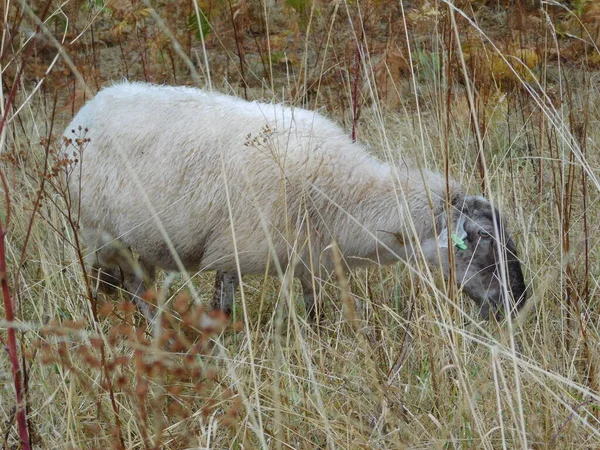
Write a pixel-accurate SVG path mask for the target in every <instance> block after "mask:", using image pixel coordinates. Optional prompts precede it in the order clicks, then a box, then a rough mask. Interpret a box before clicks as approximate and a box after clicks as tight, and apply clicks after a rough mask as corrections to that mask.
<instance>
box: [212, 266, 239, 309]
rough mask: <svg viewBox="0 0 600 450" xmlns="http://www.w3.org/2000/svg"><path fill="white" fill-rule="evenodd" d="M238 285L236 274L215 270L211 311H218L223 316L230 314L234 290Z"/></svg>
mask: <svg viewBox="0 0 600 450" xmlns="http://www.w3.org/2000/svg"><path fill="white" fill-rule="evenodd" d="M239 284H240V279H239V277H238V274H237V273H236V272H223V271H220V270H217V273H216V274H215V291H214V293H213V298H212V302H211V307H212V308H213V309H220V310H221V311H223V312H224V313H225V314H231V311H232V309H233V300H234V298H233V297H234V295H235V290H236V289H237V287H238V285H239Z"/></svg>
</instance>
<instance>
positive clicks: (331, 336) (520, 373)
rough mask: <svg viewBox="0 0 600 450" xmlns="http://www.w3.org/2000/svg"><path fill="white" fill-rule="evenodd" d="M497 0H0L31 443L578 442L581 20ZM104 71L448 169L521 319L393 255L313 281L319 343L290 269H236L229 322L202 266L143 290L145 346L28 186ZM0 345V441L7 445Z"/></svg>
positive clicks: (587, 323)
mask: <svg viewBox="0 0 600 450" xmlns="http://www.w3.org/2000/svg"><path fill="white" fill-rule="evenodd" d="M405 3H408V2H405ZM501 3H502V2H496V1H494V2H479V4H476V2H462V3H460V4H458V3H457V5H458V7H459V8H458V9H456V10H452V9H451V8H450V6H449V4H448V3H446V2H440V3H436V2H431V3H426V2H419V1H414V2H410V4H403V2H400V4H399V5H398V3H395V2H386V1H371V2H359V3H358V4H357V3H356V2H347V3H336V4H332V5H325V4H321V3H319V2H316V1H313V2H310V1H308V0H306V1H302V0H293V1H292V0H288V1H286V2H284V4H280V3H279V2H278V3H273V4H271V3H269V2H266V3H265V4H263V3H260V2H255V1H253V0H252V1H241V2H237V3H231V2H224V1H223V2H221V1H216V0H215V1H204V2H199V3H197V6H198V9H196V8H195V7H194V2H185V3H183V2H182V3H181V4H180V3H179V2H166V3H165V4H155V3H152V4H150V2H130V1H120V0H119V1H115V2H112V3H108V4H107V5H104V4H103V3H102V2H101V1H94V2H77V1H70V2H67V3H66V4H64V5H63V6H62V7H61V8H58V5H57V4H50V5H47V4H46V3H40V4H35V5H34V4H31V3H18V2H17V3H15V2H11V1H6V2H4V3H3V7H4V9H3V10H2V9H0V11H3V14H2V21H3V26H2V27H0V28H1V29H2V31H0V34H1V35H2V45H3V47H2V53H1V56H0V70H1V71H2V85H1V87H0V99H1V100H2V102H1V103H2V105H3V107H2V110H1V111H0V112H1V113H2V116H3V117H5V118H6V121H3V122H2V123H3V125H2V126H0V133H1V134H0V152H1V154H2V171H3V173H4V175H5V177H6V180H7V184H8V186H9V192H10V194H9V198H10V203H11V219H10V224H9V228H8V234H7V236H6V245H7V250H6V260H7V264H8V272H7V274H6V275H5V277H4V279H5V280H6V281H8V285H9V286H10V289H11V292H12V296H13V300H14V303H15V305H16V317H17V319H16V321H15V322H14V323H8V322H7V321H6V320H2V321H0V329H1V330H3V333H2V337H3V339H4V340H5V338H4V334H5V333H4V330H7V328H8V327H9V326H14V328H16V329H17V330H18V333H17V341H18V351H19V354H20V355H21V356H22V358H21V359H20V360H19V364H20V366H21V368H22V371H23V373H22V376H23V377H22V380H24V383H25V386H24V393H25V398H26V404H27V421H28V422H27V423H28V434H29V436H30V439H31V444H32V447H33V448H43V449H50V448H76V449H79V448H147V449H151V448H172V449H179V448H246V449H250V448H259V447H262V448H279V449H284V448H305V449H313V448H330V449H337V448H347V449H354V448H381V449H388V448H440V449H441V448H444V449H446V448H486V449H492V448H494V449H495V448H504V449H511V448H539V449H541V448H566V449H575V448H596V447H598V446H600V427H599V408H600V394H599V393H598V390H597V389H598V383H599V382H600V379H599V375H598V362H599V360H600V354H599V352H600V349H599V347H598V342H600V328H599V326H600V324H599V322H598V308H599V307H600V306H599V298H600V297H599V295H600V294H599V285H598V280H599V279H600V252H599V251H598V241H599V239H600V222H598V217H599V214H600V206H599V200H600V148H599V146H598V143H599V142H600V106H599V105H600V74H598V73H597V72H596V71H595V68H597V66H598V63H599V62H600V52H599V51H598V45H599V44H600V38H599V37H598V36H599V35H598V33H599V31H598V30H599V29H600V19H599V17H600V11H599V9H598V8H597V7H596V5H595V3H594V2H586V1H577V2H572V4H567V5H561V4H558V3H556V4H554V3H552V4H550V3H545V4H544V5H543V7H542V9H536V8H535V5H534V6H532V7H528V6H529V5H528V3H527V2H522V3H523V5H524V6H521V7H515V6H510V7H508V6H507V7H504V6H502V5H501ZM46 6H48V7H47V8H46ZM103 6H106V7H107V8H109V9H106V8H104V9H103ZM151 6H153V7H154V9H152V8H151ZM204 17H206V18H207V19H208V20H206V19H205V18H204ZM40 18H41V19H42V21H44V25H40V24H41V21H40ZM198 23H200V25H198ZM38 27H39V28H38ZM36 28H38V33H37V34H35V36H33V37H32V33H33V31H34V30H36ZM200 30H204V31H203V32H200ZM267 30H268V32H269V33H267ZM507 30H510V33H509V32H507ZM407 37H408V39H407ZM458 41H460V43H459V44H457V42H458ZM407 43H409V44H410V45H409V44H407ZM513 68H514V71H513V70H512V69H513ZM123 76H126V77H128V78H129V79H132V80H148V81H153V82H166V83H169V84H197V85H200V86H208V85H210V86H212V87H213V88H216V89H218V90H221V91H225V92H234V93H237V94H238V95H241V96H247V97H248V98H262V99H267V100H272V99H273V100H286V101H289V102H290V103H294V104H298V105H304V106H306V107H309V108H323V109H324V113H325V114H329V115H330V116H331V117H333V118H334V119H336V120H338V121H339V122H340V123H342V124H343V125H344V126H345V127H346V128H347V129H348V130H349V132H351V130H353V129H354V130H355V132H356V133H357V135H358V138H359V140H361V141H363V142H366V143H368V144H369V145H370V147H371V149H372V151H373V153H375V154H377V155H378V156H379V157H381V158H382V159H385V160H389V161H391V162H394V163H397V162H399V161H400V160H401V159H410V160H413V161H416V162H417V163H418V164H420V165H422V166H424V167H430V168H435V169H437V170H440V171H444V170H446V164H448V168H449V172H450V173H451V174H452V175H453V176H454V177H456V178H457V179H459V180H460V181H461V182H463V184H464V185H465V186H466V187H468V189H469V191H470V192H472V193H480V192H481V190H482V186H484V187H485V189H486V190H487V191H488V193H489V194H490V195H491V196H492V198H493V199H494V200H495V201H496V202H498V204H500V205H501V207H502V209H503V211H504V212H505V214H506V215H507V216H508V218H509V219H510V223H511V228H512V230H513V231H514V234H515V235H516V239H517V241H518V244H519V249H520V253H521V256H522V259H523V263H524V271H525V277H526V280H527V281H528V282H529V283H530V284H529V286H530V287H529V289H530V292H531V294H532V298H531V299H530V301H529V303H528V306H527V307H526V310H525V311H524V313H523V314H521V315H520V316H519V317H518V318H516V319H513V320H512V321H510V322H509V323H502V324H497V323H486V322H479V321H478V319H476V314H475V312H474V308H473V307H472V305H471V304H470V301H469V300H468V299H466V298H463V296H462V295H459V296H456V295H455V293H453V292H452V290H448V289H447V288H446V286H445V284H444V282H443V280H442V279H441V278H440V276H439V274H438V273H436V272H433V273H430V272H429V271H428V270H426V268H424V267H421V268H417V270H408V269H407V268H406V267H405V266H404V265H403V264H398V265H397V266H393V267H388V268H373V269H369V270H359V271H356V272H354V273H352V274H351V275H350V279H349V280H348V281H349V283H348V285H349V290H348V289H346V287H345V286H346V283H345V281H344V280H343V279H340V277H337V278H336V277H335V276H333V277H331V278H330V279H329V280H328V281H327V283H328V286H327V289H326V291H325V294H324V296H325V297H326V298H324V301H325V305H326V319H325V321H324V322H323V323H322V324H321V327H319V328H317V329H314V328H311V327H310V326H309V325H307V324H306V323H305V321H304V312H303V311H302V307H301V306H298V305H301V303H302V302H301V301H299V300H300V297H301V294H300V292H299V289H298V287H297V286H295V285H294V283H292V282H290V279H289V278H288V277H283V278H282V279H272V278H268V277H265V278H264V279H263V278H261V277H253V278H252V277H249V278H248V279H247V280H245V282H246V284H245V285H244V289H243V295H240V296H239V297H241V298H238V302H237V305H236V308H237V310H236V311H235V319H239V320H236V321H234V322H235V323H233V324H232V325H230V326H225V324H224V323H223V321H222V319H221V318H220V317H216V316H212V315H210V314H208V313H206V312H205V311H204V310H203V308H202V306H200V305H202V304H206V303H207V302H208V301H209V300H210V296H211V295H212V292H211V288H212V274H210V273H208V274H205V273H200V274H196V275H195V276H194V277H193V278H192V280H191V282H190V283H191V284H192V286H193V289H191V290H188V287H189V286H186V285H185V284H184V283H183V281H182V279H181V277H180V276H175V275H169V274H165V275H164V276H163V277H162V278H161V279H160V282H159V284H158V285H157V289H158V294H156V295H153V294H151V293H150V294H149V296H150V297H154V298H153V300H155V301H157V302H160V303H166V304H168V305H169V306H170V308H169V311H172V313H165V315H164V317H163V322H164V325H165V327H164V330H165V331H164V332H163V333H162V336H160V337H158V338H156V339H150V338H149V337H148V336H147V335H146V334H145V333H144V325H145V323H144V322H143V320H142V319H141V318H140V317H139V314H137V313H136V312H135V311H133V310H132V306H131V304H129V303H128V301H127V297H126V296H125V295H120V294H117V295H116V296H113V297H111V298H108V297H104V296H102V295H100V296H99V298H98V301H97V303H96V300H95V299H93V298H90V294H89V287H88V286H86V284H85V282H84V276H83V267H82V266H81V264H80V262H79V261H80V257H81V255H82V254H83V253H85V249H83V248H79V247H78V246H77V245H76V235H77V229H76V227H75V226H74V225H75V223H76V219H73V218H72V217H71V218H69V216H68V214H66V212H67V211H68V205H66V204H65V201H64V195H62V194H61V189H60V186H61V181H60V176H51V177H45V176H44V173H47V172H48V170H44V167H45V164H44V161H45V155H46V154H47V153H48V154H49V155H50V158H49V164H48V167H52V166H53V165H55V164H60V161H56V160H55V158H54V156H53V154H51V153H49V151H50V150H51V149H56V148H57V146H59V145H60V141H57V139H53V138H52V137H51V135H54V136H60V133H61V132H62V128H63V127H64V126H65V124H66V123H67V122H68V121H69V119H70V117H72V115H73V113H74V112H76V111H77V109H78V108H79V107H80V106H81V104H82V103H83V102H84V100H85V99H86V98H89V97H90V95H93V93H94V92H95V91H96V90H97V89H98V88H99V87H101V86H102V85H105V84H107V83H109V82H110V80H116V79H119V78H120V77H123ZM13 93H14V96H13ZM353 106H355V107H354V108H353ZM44 178H46V181H45V182H44V184H42V180H43V179H44ZM40 192H42V193H43V196H42V198H39V194H40ZM5 203H6V202H4V201H3V205H2V208H0V209H1V210H2V211H5V207H6V204H5ZM38 203H39V206H36V205H38ZM0 219H2V220H3V221H4V222H5V221H6V214H5V213H4V212H3V213H1V214H0ZM432 286H437V288H436V289H434V288H432ZM188 291H189V292H197V293H198V294H188ZM242 310H246V311H248V315H247V316H246V317H243V316H242V313H241V311H242ZM3 311H4V312H6V311H5V310H3ZM2 317H3V318H4V317H6V316H5V315H4V314H3V315H2ZM7 355H8V353H5V354H3V357H2V358H1V359H0V364H1V365H0V367H1V368H2V370H1V371H0V380H1V381H2V383H1V384H0V398H1V399H2V401H1V402H0V423H1V425H0V430H1V432H2V433H1V434H0V436H1V439H3V440H4V444H3V445H4V448H18V445H19V444H18V442H19V433H18V431H17V425H16V420H17V414H16V407H15V405H16V402H15V386H14V382H13V378H12V376H11V365H10V361H9V358H8V356H7Z"/></svg>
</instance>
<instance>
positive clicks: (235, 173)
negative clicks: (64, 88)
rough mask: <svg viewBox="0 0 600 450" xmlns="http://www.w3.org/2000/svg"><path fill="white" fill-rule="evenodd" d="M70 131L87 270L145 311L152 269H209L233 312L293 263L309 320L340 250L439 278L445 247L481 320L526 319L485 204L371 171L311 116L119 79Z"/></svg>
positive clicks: (446, 186) (516, 276) (418, 175)
mask: <svg viewBox="0 0 600 450" xmlns="http://www.w3.org/2000/svg"><path fill="white" fill-rule="evenodd" d="M64 136H65V138H66V142H67V143H69V144H70V145H75V144H74V142H78V143H79V144H80V150H79V151H80V159H81V161H80V167H79V169H78V170H73V173H72V174H71V176H70V191H71V195H72V198H73V200H74V201H75V202H78V206H77V207H78V209H79V210H80V221H81V223H82V224H83V227H84V230H85V231H84V237H85V241H86V242H87V244H88V245H89V246H90V247H91V249H92V253H91V255H92V256H91V264H92V265H93V267H94V269H95V270H97V271H99V274H100V276H101V277H102V281H103V282H107V283H108V282H110V283H113V284H122V285H123V287H124V288H125V289H126V290H127V291H128V292H129V293H130V294H131V295H132V296H133V298H134V299H135V300H136V302H137V304H138V305H139V306H140V309H141V310H142V311H143V312H144V314H145V315H146V316H147V317H152V311H151V309H150V308H149V307H148V306H147V305H146V304H145V302H144V301H142V300H141V296H142V294H143V293H144V292H145V291H146V289H147V286H148V284H149V283H151V282H152V280H153V277H154V273H155V269H156V268H160V269H163V270H167V271H176V270H183V269H185V270H189V271H197V270H214V271H216V282H215V292H214V297H213V302H212V304H213V306H214V307H216V308H219V309H222V310H225V311H226V312H228V313H229V312H230V311H231V308H232V305H233V297H234V292H235V290H236V287H237V285H238V283H239V281H240V278H241V276H242V275H245V274H260V273H265V271H266V270H267V268H269V270H270V273H271V274H276V273H277V272H276V267H278V265H279V267H286V265H288V264H291V265H292V266H293V271H294V272H293V275H294V276H295V277H297V278H298V279H299V280H300V283H301V286H302V291H303V296H304V302H305V309H306V312H307V315H308V317H309V318H311V319H313V318H314V315H315V309H316V306H315V296H316V295H317V294H318V292H315V290H317V291H318V286H316V285H317V283H315V282H314V278H313V274H314V273H317V271H318V268H319V267H321V268H322V269H324V271H325V272H329V271H332V270H333V269H334V268H335V261H334V258H333V250H332V243H335V246H336V247H337V251H338V252H339V254H340V255H341V256H342V258H343V261H344V264H345V267H344V269H346V270H351V269H353V268H356V267H362V266H368V265H373V264H382V265H383V264H392V263H394V262H397V261H398V260H405V261H414V260H415V258H416V257H417V255H423V256H424V258H425V260H426V261H428V262H429V263H431V264H432V265H434V266H441V268H442V270H443V273H444V275H445V276H448V275H449V273H450V265H449V255H448V253H449V252H450V251H451V250H452V251H453V253H454V258H453V259H454V265H455V272H454V273H455V278H456V280H457V282H458V284H459V286H460V287H462V289H463V290H464V291H465V292H466V293H467V294H468V295H469V296H470V297H471V298H472V299H473V300H474V301H475V302H476V303H477V304H478V305H479V306H480V308H481V312H482V314H483V315H486V314H487V313H488V309H489V308H490V307H492V308H494V310H501V309H502V306H503V305H504V304H507V305H510V307H511V309H512V310H514V311H517V310H518V309H520V307H521V306H522V305H523V303H524V301H525V299H526V297H527V292H526V287H525V283H524V279H523V274H522V271H521V265H520V262H519V259H518V257H517V250H516V247H515V244H514V242H513V240H512V238H511V237H510V234H509V232H508V230H507V228H506V226H505V224H504V221H503V219H502V218H501V216H500V214H499V212H498V211H496V210H493V209H492V206H491V205H490V202H489V201H488V200H487V199H485V198H483V197H479V196H469V195H466V194H465V192H464V190H463V189H462V187H461V186H460V185H459V184H458V183H457V182H456V181H454V180H446V178H445V177H443V176H442V175H440V174H437V173H434V172H431V171H425V170H415V169H411V168H408V167H406V166H401V167H396V166H394V165H390V164H387V163H383V162H380V161H378V160H377V159H376V158H374V157H372V156H370V155H369V154H368V153H367V151H366V149H365V147H364V146H362V145H360V144H358V143H355V142H353V141H352V140H351V139H350V138H349V137H348V135H347V134H346V133H345V132H344V130H343V129H342V128H341V127H339V126H338V125H336V124H335V123H334V122H332V121H331V120H329V119H327V118H325V117H324V116H322V115H320V114H318V113H316V112H313V111H309V110H305V109H301V108H293V107H289V106H285V105H283V104H275V103H260V102H248V101H245V100H243V99H240V98H236V97H232V96H227V95H224V94H220V93H216V92H209V91H204V90H200V89H197V88H191V87H170V86H158V85H151V84H144V83H129V82H123V83H120V84H116V85H113V86H111V87H107V88H104V89H102V90H101V91H100V92H99V93H98V94H97V95H96V96H95V97H94V98H93V99H92V100H90V101H89V102H88V103H87V104H86V105H84V106H83V107H82V108H81V110H80V111H79V112H78V113H77V115H76V116H75V117H74V118H73V120H72V122H71V123H70V125H69V126H68V127H67V129H66V131H65V133H64ZM82 142H84V144H81V143H82ZM74 204H77V203H74ZM448 218H449V219H450V224H449V225H448V224H447V220H448ZM498 233H499V234H498ZM115 239H116V241H115ZM115 242H118V243H119V244H118V245H115ZM498 243H499V244H498ZM120 246H121V247H122V248H121V247H120ZM123 248H125V249H126V251H125V254H124V251H123ZM131 250H133V251H134V252H136V253H137V254H138V264H136V263H134V262H133V257H132V256H131ZM498 252H502V256H500V254H499V253H498ZM503 264H504V270H502V265H503ZM501 273H504V274H505V276H502V275H501ZM503 279H505V280H507V282H508V286H503V283H502V280H503ZM504 292H509V293H510V294H511V297H512V298H510V299H506V302H505V299H504Z"/></svg>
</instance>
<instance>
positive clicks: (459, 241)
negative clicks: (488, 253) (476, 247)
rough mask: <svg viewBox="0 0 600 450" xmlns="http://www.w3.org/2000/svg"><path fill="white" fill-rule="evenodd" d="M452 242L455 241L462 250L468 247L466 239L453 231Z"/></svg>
mask: <svg viewBox="0 0 600 450" xmlns="http://www.w3.org/2000/svg"><path fill="white" fill-rule="evenodd" d="M452 242H454V245H456V246H457V247H458V248H460V249H461V250H466V249H467V244H465V241H463V240H462V239H461V238H459V237H458V236H457V235H455V234H454V233H452Z"/></svg>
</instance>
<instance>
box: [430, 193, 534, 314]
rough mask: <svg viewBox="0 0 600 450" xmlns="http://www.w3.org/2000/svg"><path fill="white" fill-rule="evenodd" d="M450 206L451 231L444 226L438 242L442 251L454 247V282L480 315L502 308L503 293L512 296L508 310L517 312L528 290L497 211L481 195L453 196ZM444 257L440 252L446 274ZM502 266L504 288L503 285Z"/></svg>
mask: <svg viewBox="0 0 600 450" xmlns="http://www.w3.org/2000/svg"><path fill="white" fill-rule="evenodd" d="M452 206H453V208H452V209H453V212H452V228H451V229H450V233H448V228H446V227H443V229H442V230H441V232H439V236H438V238H437V242H438V246H439V248H440V249H441V250H447V249H450V248H452V249H453V250H454V266H455V278H456V281H457V283H458V284H459V286H460V287H461V288H462V289H463V290H464V291H465V292H466V293H467V294H468V295H469V297H471V298H472V299H473V300H474V301H475V302H476V303H477V304H478V305H479V306H480V308H481V309H480V311H481V315H482V316H483V317H486V318H487V317H488V316H489V310H490V308H491V309H492V310H493V311H500V310H502V309H503V305H505V301H504V295H505V292H508V293H509V294H510V296H511V297H512V298H510V299H509V301H508V304H509V305H510V307H511V309H512V310H513V311H515V310H516V311H518V310H519V309H520V308H521V307H522V306H523V305H524V303H525V300H526V298H527V290H526V287H525V282H524V280H523V272H522V271H521V263H520V261H519V259H518V257H517V249H516V246H515V243H514V242H513V240H512V238H511V236H510V234H509V232H508V230H507V228H506V225H505V223H504V221H503V220H502V218H501V217H500V214H499V213H498V211H497V210H492V207H491V205H490V203H489V202H488V201H487V200H486V199H485V198H483V197H462V198H459V199H454V200H453V202H452ZM444 222H445V221H444ZM494 222H495V224H494ZM497 233H499V234H497ZM498 244H500V245H498ZM447 256H448V255H447V253H445V252H443V255H442V259H444V257H445V259H446V261H442V264H443V266H444V273H445V274H446V275H448V273H449V266H448V258H447ZM502 265H503V266H504V276H505V279H506V281H507V283H508V286H506V288H507V289H504V288H503V286H502V280H503V275H502Z"/></svg>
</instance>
